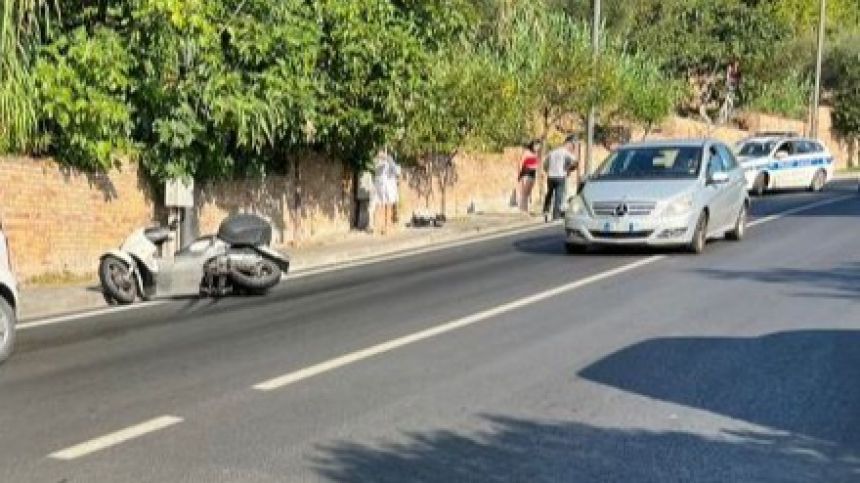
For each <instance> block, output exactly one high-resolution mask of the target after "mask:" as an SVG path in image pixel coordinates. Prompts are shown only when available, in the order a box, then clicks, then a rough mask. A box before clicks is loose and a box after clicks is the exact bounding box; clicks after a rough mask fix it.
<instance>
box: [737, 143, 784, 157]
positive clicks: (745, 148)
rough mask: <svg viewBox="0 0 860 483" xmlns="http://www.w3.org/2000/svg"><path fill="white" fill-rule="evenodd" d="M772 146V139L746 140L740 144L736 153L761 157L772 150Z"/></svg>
mask: <svg viewBox="0 0 860 483" xmlns="http://www.w3.org/2000/svg"><path fill="white" fill-rule="evenodd" d="M774 146H776V142H774V141H768V142H758V141H748V142H746V143H744V144H743V145H742V146H741V149H740V150H739V151H738V155H740V156H751V157H753V156H754V157H763V156H767V155H769V154H770V152H771V151H773V148H774Z"/></svg>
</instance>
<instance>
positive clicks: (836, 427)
mask: <svg viewBox="0 0 860 483" xmlns="http://www.w3.org/2000/svg"><path fill="white" fill-rule="evenodd" d="M858 348H860V332H858V331H823V330H822V331H797V332H785V333H778V334H774V335H768V336H764V337H758V338H703V337H696V338H663V339H654V340H649V341H645V342H642V343H638V344H635V345H632V346H630V347H628V348H625V349H623V350H620V351H618V352H616V353H614V354H611V355H609V356H607V357H606V358H604V359H602V360H600V361H598V362H596V363H594V364H592V365H591V366H589V367H587V368H585V369H584V370H582V371H581V372H580V373H579V375H580V376H581V377H583V378H585V379H587V380H590V381H593V382H596V383H600V384H603V385H607V386H611V387H613V388H617V389H620V390H623V391H627V392H630V393H635V394H638V395H642V396H646V397H649V398H653V399H658V400H661V401H665V402H670V403H674V404H679V405H683V406H687V407H691V408H695V409H699V410H705V411H709V412H712V413H715V414H718V415H722V416H724V417H729V418H734V419H738V420H742V421H745V422H747V423H752V424H755V425H757V426H763V427H766V428H768V429H767V430H762V431H752V430H747V431H723V432H722V434H721V435H719V436H718V437H706V436H703V435H698V434H694V433H690V432H684V431H653V430H644V429H620V428H602V427H595V426H590V425H587V424H582V423H576V422H544V421H531V420H522V419H514V418H509V417H500V416H490V417H487V419H488V421H489V422H490V425H491V427H492V429H491V430H489V431H486V432H483V433H480V434H476V435H467V434H462V433H458V432H451V431H437V432H430V433H410V434H406V435H404V438H405V439H406V441H405V442H398V443H387V444H381V445H370V444H368V445H363V444H355V443H351V442H337V443H334V444H331V445H326V446H322V447H320V448H319V449H320V453H321V455H320V456H319V457H317V458H316V459H315V460H314V461H313V463H314V464H315V466H316V470H317V471H318V472H319V474H320V475H321V476H323V477H325V478H328V479H331V480H334V481H339V482H363V481H368V482H371V481H372V482H386V481H391V482H395V481H396V482H399V481H418V482H423V481H427V482H435V481H445V482H459V481H482V482H483V481H524V482H538V481H547V482H550V481H552V482H555V481H570V482H592V481H593V482H637V483H640V482H646V483H647V482H655V483H657V482H673V481H677V482H687V481H690V482H693V481H695V482H771V481H773V482H776V481H779V482H825V481H826V482H834V483H835V482H849V481H851V482H854V481H860V410H858V408H860V384H858V381H860V349H858Z"/></svg>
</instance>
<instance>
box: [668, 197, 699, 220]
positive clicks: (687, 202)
mask: <svg viewBox="0 0 860 483" xmlns="http://www.w3.org/2000/svg"><path fill="white" fill-rule="evenodd" d="M692 209H693V195H692V194H689V193H688V194H686V195H684V196H681V197H679V198H677V199H675V200H673V201H671V202H670V203H669V205H668V206H666V210H665V211H664V212H663V213H664V214H665V215H666V216H681V215H685V214H687V213H689V212H690V211H691V210H692Z"/></svg>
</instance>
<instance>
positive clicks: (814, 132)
mask: <svg viewBox="0 0 860 483" xmlns="http://www.w3.org/2000/svg"><path fill="white" fill-rule="evenodd" d="M818 20H819V23H818V52H817V54H816V55H817V57H816V60H815V91H814V92H813V93H812V120H811V123H810V128H809V131H810V133H809V134H810V135H811V136H812V137H814V138H817V137H818V108H819V107H820V106H821V64H822V63H823V59H824V30H825V28H826V26H827V0H821V10H820V12H819V19H818Z"/></svg>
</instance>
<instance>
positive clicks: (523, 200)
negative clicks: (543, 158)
mask: <svg viewBox="0 0 860 483" xmlns="http://www.w3.org/2000/svg"><path fill="white" fill-rule="evenodd" d="M540 148H541V142H540V141H538V140H534V141H532V142H530V143H528V144H527V145H526V146H525V149H524V152H523V159H522V162H521V163H520V174H519V178H518V181H519V191H520V200H519V202H520V203H519V204H520V210H522V211H524V212H526V213H528V211H529V200H530V199H531V196H532V189H534V186H535V179H536V178H537V170H538V166H540V159H539V157H538V153H539V152H540Z"/></svg>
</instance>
